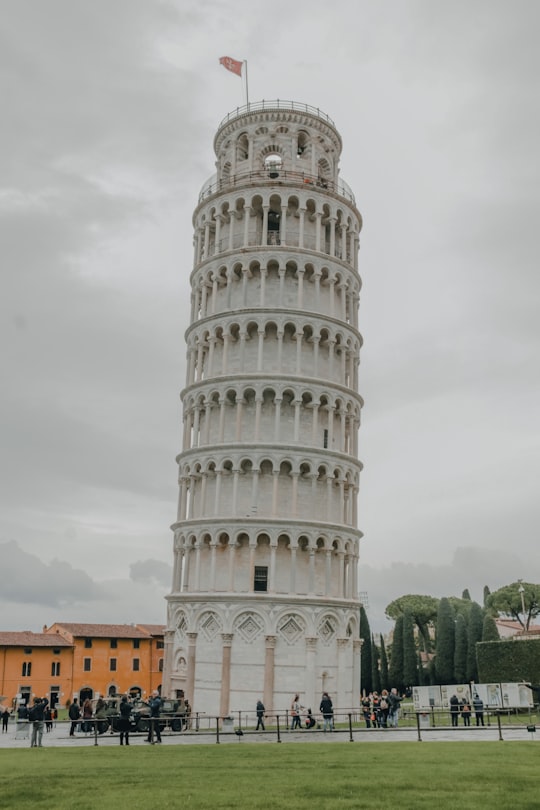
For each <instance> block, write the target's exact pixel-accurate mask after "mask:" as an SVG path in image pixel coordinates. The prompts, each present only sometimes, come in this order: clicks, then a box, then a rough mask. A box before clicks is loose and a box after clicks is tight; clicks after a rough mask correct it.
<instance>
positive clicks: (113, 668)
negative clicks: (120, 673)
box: [109, 658, 116, 672]
mask: <svg viewBox="0 0 540 810" xmlns="http://www.w3.org/2000/svg"><path fill="white" fill-rule="evenodd" d="M109 669H110V671H111V672H116V658H111V659H110V661H109Z"/></svg>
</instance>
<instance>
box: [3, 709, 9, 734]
mask: <svg viewBox="0 0 540 810" xmlns="http://www.w3.org/2000/svg"><path fill="white" fill-rule="evenodd" d="M8 723H9V709H8V708H7V707H5V706H4V708H3V709H2V734H3V733H4V732H5V733H6V734H7V730H8Z"/></svg>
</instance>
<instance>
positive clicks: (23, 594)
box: [0, 542, 103, 616]
mask: <svg viewBox="0 0 540 810" xmlns="http://www.w3.org/2000/svg"><path fill="white" fill-rule="evenodd" d="M0 568H1V571H2V600H5V601H12V602H14V603H15V604H19V603H20V604H27V605H28V604H30V605H32V606H33V609H34V611H35V613H36V616H37V610H38V608H39V607H48V608H59V607H61V606H63V605H66V604H76V603H79V602H86V603H95V602H97V601H98V600H100V599H101V598H102V597H103V592H102V590H101V588H100V587H99V586H98V585H97V584H96V583H95V582H93V581H92V579H91V578H90V577H89V576H88V575H87V574H86V573H85V572H84V571H81V570H78V569H76V568H73V567H72V566H71V565H69V563H66V562H60V561H58V560H53V561H52V562H51V563H50V564H46V563H44V562H43V561H42V560H40V559H39V558H38V557H37V556H35V555H34V554H29V553H27V552H25V551H23V549H21V548H20V547H19V546H18V544H17V543H14V542H8V543H2V544H0ZM3 616H5V614H4V613H3Z"/></svg>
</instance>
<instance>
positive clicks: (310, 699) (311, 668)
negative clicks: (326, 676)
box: [305, 636, 319, 711]
mask: <svg viewBox="0 0 540 810" xmlns="http://www.w3.org/2000/svg"><path fill="white" fill-rule="evenodd" d="M317 642H318V638H317V637H316V636H314V637H306V683H305V689H306V694H305V700H306V706H307V707H311V708H312V709H314V710H315V711H316V710H317V709H318V708H319V702H318V700H317V694H316V692H317V687H316V672H317V667H316V663H317Z"/></svg>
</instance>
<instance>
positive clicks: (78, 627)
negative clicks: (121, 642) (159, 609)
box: [47, 622, 148, 638]
mask: <svg viewBox="0 0 540 810" xmlns="http://www.w3.org/2000/svg"><path fill="white" fill-rule="evenodd" d="M52 628H55V629H54V630H53V629H52ZM62 631H64V632H66V633H70V634H71V635H72V636H76V637H78V638H79V637H83V638H90V637H93V638H148V633H145V632H144V631H143V630H139V628H138V627H135V625H132V624H79V623H76V622H55V623H54V624H53V625H51V627H49V628H48V630H47V633H49V634H52V635H54V636H55V637H58V635H60V633H61V632H62Z"/></svg>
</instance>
